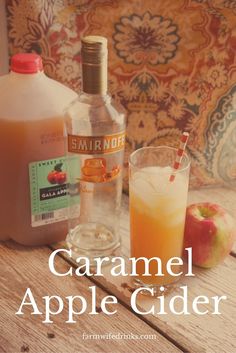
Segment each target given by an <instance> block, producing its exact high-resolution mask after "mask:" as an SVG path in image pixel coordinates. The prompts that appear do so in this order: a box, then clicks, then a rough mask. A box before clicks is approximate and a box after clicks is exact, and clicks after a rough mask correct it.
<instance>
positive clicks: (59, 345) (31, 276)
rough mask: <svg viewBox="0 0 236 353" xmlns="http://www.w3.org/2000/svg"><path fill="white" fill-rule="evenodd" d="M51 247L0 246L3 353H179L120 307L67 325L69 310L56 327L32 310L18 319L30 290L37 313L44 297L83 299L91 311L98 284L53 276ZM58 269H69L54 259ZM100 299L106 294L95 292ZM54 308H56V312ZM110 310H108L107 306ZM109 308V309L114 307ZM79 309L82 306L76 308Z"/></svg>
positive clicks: (0, 341)
mask: <svg viewBox="0 0 236 353" xmlns="http://www.w3.org/2000/svg"><path fill="white" fill-rule="evenodd" d="M49 255H50V250H49V249H48V248H34V249H32V248H23V247H21V246H17V245H14V244H12V243H7V244H0V268H1V289H0V311H1V315H0V352H1V353H17V352H21V351H25V352H29V353H54V352H55V353H101V352H104V353H110V352H114V353H118V352H119V353H122V352H125V353H127V352H137V353H141V352H160V353H162V352H168V353H181V351H180V350H179V349H177V348H176V347H175V346H174V345H172V344H171V343H170V342H169V341H167V340H166V339H165V338H164V337H162V336H161V335H159V334H158V333H157V332H156V331H155V330H153V329H152V328H151V327H150V326H148V325H147V324H145V323H144V322H143V321H142V320H140V319H139V318H137V317H136V316H135V315H133V314H132V313H130V311H129V310H127V309H126V308H125V307H123V306H122V305H121V304H117V309H118V311H117V314H115V315H113V316H107V315H105V314H104V313H99V314H98V315H89V314H88V313H85V314H83V315H81V316H78V321H77V322H76V323H75V324H68V323H67V324H66V323H65V321H66V320H67V315H68V306H67V305H66V306H65V309H64V311H63V313H61V314H60V315H58V316H55V317H54V318H55V319H54V323H53V324H44V323H42V321H43V320H44V318H43V317H41V316H40V315H30V313H31V307H30V308H27V309H24V312H25V314H24V316H17V315H15V312H16V311H17V310H18V309H19V306H20V303H21V301H22V299H23V296H24V293H25V290H26V288H27V287H30V288H31V290H32V293H33V295H34V297H35V300H36V302H37V305H38V307H39V310H41V311H42V312H45V308H44V305H43V301H42V297H43V296H45V295H59V296H61V297H62V298H65V297H66V296H67V295H82V296H84V297H86V298H87V301H88V307H91V300H90V299H89V298H90V292H89V290H88V287H89V286H91V285H94V283H92V282H90V281H89V280H88V279H87V278H85V277H83V278H76V279H75V278H74V277H63V278H61V277H60V278H59V277H56V276H54V275H53V274H51V272H50V271H49V269H48V257H49ZM56 268H57V270H58V271H61V272H66V271H67V270H68V268H69V266H68V263H66V262H65V261H64V260H63V259H62V258H60V257H59V256H57V257H56ZM97 293H98V299H97V300H98V301H97V305H98V306H99V303H100V301H101V298H104V296H106V295H107V293H105V292H104V291H103V290H101V289H100V288H97ZM56 307H57V306H56V305H54V307H53V309H54V310H56ZM108 307H109V306H108ZM110 309H111V307H110ZM77 310H78V308H77ZM109 332H110V333H113V334H117V333H125V334H130V333H133V334H137V335H140V334H150V335H156V339H148V340H142V343H140V341H139V340H115V339H113V340H104V339H100V340H83V339H82V334H83V333H86V334H105V333H109Z"/></svg>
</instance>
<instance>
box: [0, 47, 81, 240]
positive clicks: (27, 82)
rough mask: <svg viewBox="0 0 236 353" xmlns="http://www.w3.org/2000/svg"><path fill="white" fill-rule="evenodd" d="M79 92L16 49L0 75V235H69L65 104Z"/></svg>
mask: <svg viewBox="0 0 236 353" xmlns="http://www.w3.org/2000/svg"><path fill="white" fill-rule="evenodd" d="M76 97H77V95H76V93H75V92H73V91H72V90H70V89H69V88H67V87H65V86H63V85H62V84H60V83H58V82H56V81H54V80H52V79H49V78H48V77H47V76H46V75H45V74H44V72H43V66H42V60H41V58H40V56H38V55H36V54H33V53H31V54H25V53H24V54H16V55H14V56H13V57H12V60H11V72H10V74H8V75H5V76H3V77H1V78H0V146H1V148H0V165H1V173H0V196H1V199H0V240H7V239H13V240H14V241H16V242H18V243H20V244H24V245H42V244H49V243H53V242H55V241H60V240H62V239H64V238H65V236H66V233H67V222H66V219H67V196H66V194H67V192H66V172H65V161H64V157H63V156H64V137H63V134H64V120H63V113H64V109H65V107H66V106H67V105H68V104H70V103H71V102H72V101H73V100H74V99H75V98H76Z"/></svg>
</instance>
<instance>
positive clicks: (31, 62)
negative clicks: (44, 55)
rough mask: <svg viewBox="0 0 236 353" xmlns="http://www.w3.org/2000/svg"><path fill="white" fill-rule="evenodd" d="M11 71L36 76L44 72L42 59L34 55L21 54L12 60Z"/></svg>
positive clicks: (14, 56)
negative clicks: (35, 74)
mask: <svg viewBox="0 0 236 353" xmlns="http://www.w3.org/2000/svg"><path fill="white" fill-rule="evenodd" d="M11 71H14V72H18V73H21V74H34V73H37V72H40V71H43V63H42V59H41V57H40V56H39V55H37V54H34V53H19V54H15V55H13V57H12V58H11Z"/></svg>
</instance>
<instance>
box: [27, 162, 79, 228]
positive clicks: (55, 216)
mask: <svg viewBox="0 0 236 353" xmlns="http://www.w3.org/2000/svg"><path fill="white" fill-rule="evenodd" d="M71 173H75V174H76V175H78V174H80V166H79V163H78V159H76V160H75V159H74V160H73V161H70V174H71ZM29 178H30V195H31V225H32V227H38V226H42V225H46V224H50V223H56V222H60V221H64V220H66V219H67V218H68V202H69V197H68V187H67V185H68V173H67V171H66V162H65V158H63V157H62V158H54V159H48V160H45V161H38V162H32V163H30V164H29ZM73 207H76V208H78V207H79V187H78V188H77V189H76V185H75V193H74V195H73Z"/></svg>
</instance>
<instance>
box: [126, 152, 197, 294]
mask: <svg viewBox="0 0 236 353" xmlns="http://www.w3.org/2000/svg"><path fill="white" fill-rule="evenodd" d="M176 153H177V150H176V149H174V148H170V147H165V146H163V147H162V146H160V147H144V148H141V149H139V150H137V151H135V152H133V153H132V154H131V156H130V180H129V193H130V228H131V229H130V230H131V257H135V258H140V257H145V258H147V259H149V260H150V259H151V258H156V257H158V258H160V260H161V264H162V271H161V272H162V275H161V276H159V275H157V273H158V268H157V262H156V261H155V260H151V261H150V262H149V274H150V275H149V276H144V273H145V264H144V261H141V260H140V261H137V263H136V264H137V274H138V276H137V277H135V284H136V285H138V286H144V287H154V288H155V289H156V290H157V292H158V290H159V289H158V288H160V286H162V287H164V289H165V288H167V287H168V286H171V285H172V284H173V283H174V282H175V281H177V279H178V278H179V276H173V275H171V274H169V273H168V271H167V269H166V265H167V262H168V260H169V259H170V258H173V257H178V258H181V256H182V250H183V235H184V225H185V213H186V205H187V192H188V181H189V167H190V161H189V158H188V157H187V155H186V154H184V156H183V158H182V162H181V165H180V168H179V169H178V170H177V171H176V172H175V173H176V174H175V180H174V181H173V182H170V180H169V178H170V175H171V174H172V172H173V171H172V166H173V163H174V161H175V158H176ZM172 271H173V272H174V273H175V274H178V273H179V272H180V266H178V265H176V266H172ZM164 289H163V290H164Z"/></svg>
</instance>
